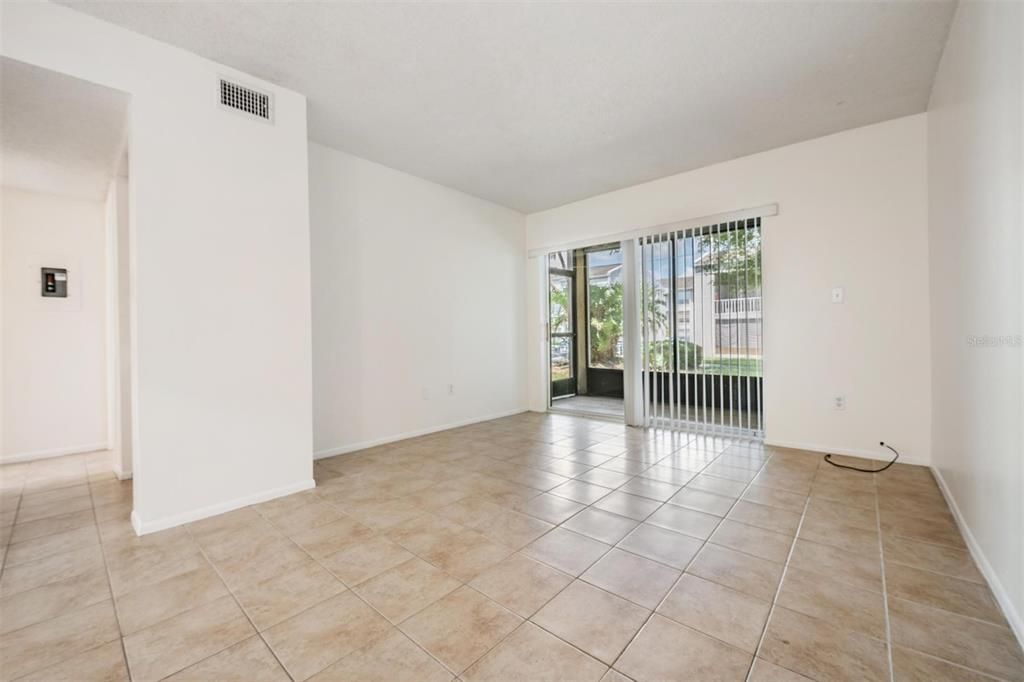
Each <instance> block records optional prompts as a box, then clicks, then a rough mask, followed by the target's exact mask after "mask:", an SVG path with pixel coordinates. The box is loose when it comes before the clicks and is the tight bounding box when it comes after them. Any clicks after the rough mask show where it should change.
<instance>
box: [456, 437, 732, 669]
mask: <svg viewBox="0 0 1024 682" xmlns="http://www.w3.org/2000/svg"><path fill="white" fill-rule="evenodd" d="M614 437H615V436H613V438H614ZM689 442H690V441H687V443H689ZM685 445H686V444H684V445H682V446H680V447H679V448H676V450H673V451H672V452H669V453H668V454H666V455H665V457H662V458H661V459H660V460H658V461H662V460H664V459H665V458H667V457H669V456H671V455H672V454H673V453H674V452H678V451H679V450H681V449H682V448H683V447H685ZM617 456H621V455H617ZM613 459H614V457H613ZM715 459H717V456H716V457H715ZM712 461H713V460H712ZM708 464H710V462H709V463H708ZM598 466H600V465H598ZM651 466H655V465H651ZM705 466H707V465H705ZM596 468H597V467H591V469H596ZM648 468H650V467H648ZM606 471H610V470H607V469H606ZM645 471H646V469H645ZM702 471H703V469H702ZM641 473H642V472H641ZM639 475H640V474H634V475H632V476H631V478H630V479H629V480H630V481H631V480H633V479H634V478H636V477H638V476H639ZM570 480H578V479H576V478H570ZM584 482H586V481H584ZM628 482H629V481H627V482H626V483H628ZM560 485H561V484H560ZM590 485H595V484H590ZM623 485H625V483H624V484H623ZM555 487H558V486H555ZM600 487H604V486H600ZM683 487H685V486H683ZM617 490H618V488H613V489H611V492H615V491H617ZM545 492H548V491H545ZM611 492H609V493H608V494H611ZM541 494H544V493H541ZM558 497H561V496H558ZM604 497H607V495H605V496H602V497H601V498H599V499H597V500H595V501H594V502H593V503H591V504H589V505H586V506H585V507H584V508H583V509H580V510H579V511H578V512H576V513H575V514H573V515H572V516H570V517H569V518H567V519H565V521H568V520H569V519H572V518H573V517H575V516H576V515H578V514H581V513H583V512H584V511H586V510H587V509H591V508H592V507H593V505H594V504H596V503H597V502H599V501H600V500H602V499H604ZM641 497H642V496H641ZM563 499H567V500H568V499H570V498H563ZM645 499H649V498H645ZM570 501H573V502H576V500H570ZM579 504H582V503H579ZM666 504H667V502H662V503H661V504H660V505H659V506H658V509H661V508H662V507H663V506H665V505H666ZM656 511H657V509H656V510H655V512H656ZM655 512H651V514H654V513H655ZM609 513H611V512H609ZM651 514H648V515H647V516H646V517H644V518H645V519H647V518H650V516H651ZM632 520H634V521H635V520H636V519H632ZM565 521H563V522H562V523H565ZM562 523H559V524H556V525H555V526H554V527H553V528H551V529H549V530H547V531H546V532H545V533H543V534H542V535H540V536H539V537H537V538H536V539H535V540H532V541H531V543H528V544H532V543H533V542H536V541H537V540H539V539H540V538H542V537H544V536H545V535H547V534H548V533H550V532H552V531H553V530H555V529H556V528H561V527H562ZM641 523H643V521H639V522H638V523H637V526H639V525H640V524H641ZM564 530H567V531H569V532H571V533H574V532H575V531H572V530H570V529H568V528H566V529H564ZM630 532H632V530H631V531H630ZM576 534H577V535H580V536H581V537H585V538H588V539H595V538H590V536H588V535H583V534H582V533H576ZM627 535H628V533H627ZM686 537H692V536H686ZM695 539H696V538H695ZM598 542H600V541H599V540H598ZM603 544H608V543H603ZM617 544H618V543H616V544H615V545H611V546H610V547H611V549H609V550H608V551H607V552H604V553H603V554H601V556H599V557H598V558H596V559H595V560H594V561H592V562H591V563H590V564H589V565H588V566H587V567H586V568H585V569H583V570H582V571H581V572H580V574H579V575H578V576H574V575H571V574H569V573H565V571H562V570H561V569H559V568H556V567H554V566H551V565H549V564H547V563H545V562H543V561H541V560H539V559H534V558H533V557H531V556H529V555H525V554H524V555H523V556H524V557H526V558H527V559H530V560H531V561H536V562H537V563H539V564H541V565H543V566H546V567H548V568H550V569H552V570H554V571H557V572H559V573H561V574H563V575H565V576H567V577H569V578H570V580H569V582H568V583H567V584H566V585H565V586H564V587H563V588H562V589H560V590H558V591H557V592H556V593H555V594H553V595H551V597H549V598H548V599H547V600H546V601H545V602H544V603H543V604H541V605H540V606H539V607H538V608H537V609H536V610H535V611H534V612H533V613H532V614H530V615H529V616H528V617H527V618H523V622H522V623H520V624H519V625H518V626H517V627H516V628H515V629H513V630H512V632H509V633H508V634H507V635H505V636H504V637H502V638H501V639H499V640H498V641H497V642H495V643H494V644H493V645H492V646H491V647H490V648H489V649H488V650H487V651H485V652H484V653H483V654H481V655H480V656H479V657H478V658H477V659H476V660H475V661H473V663H471V664H470V665H469V666H467V667H466V670H469V668H471V667H473V666H474V665H476V664H477V663H478V662H479V661H480V660H482V659H483V658H484V657H485V656H487V654H489V653H490V652H491V651H493V650H494V649H496V648H497V647H498V646H500V645H501V643H502V642H504V641H505V640H506V639H508V638H509V637H511V636H512V635H513V633H515V632H517V631H518V630H519V629H520V628H522V627H523V625H525V624H526V623H529V624H530V625H532V626H533V627H535V628H538V629H540V630H542V631H544V632H545V633H546V634H548V635H550V636H552V637H554V638H555V639H557V640H558V641H560V642H563V643H564V644H567V645H568V646H570V647H572V648H573V649H575V650H576V651H579V652H580V653H581V654H583V655H584V656H586V657H588V658H590V659H593V660H595V661H597V662H598V663H600V664H601V665H604V666H606V667H607V668H608V670H613V666H614V665H615V663H616V662H617V661H618V658H619V656H621V655H622V653H623V652H625V650H626V649H628V648H629V645H630V644H631V643H632V641H633V639H634V638H635V637H636V634H639V632H640V630H642V629H643V625H641V626H640V628H639V629H638V630H637V632H636V633H634V635H633V637H632V638H630V641H629V642H627V643H626V645H625V646H624V647H623V650H622V652H619V655H618V656H616V657H615V661H612V663H611V664H607V663H605V662H604V661H602V660H601V659H599V658H597V657H595V656H593V655H592V654H590V653H588V652H586V651H584V650H583V649H581V648H579V647H578V646H576V645H575V644H573V643H572V642H569V641H567V640H565V639H563V638H562V637H561V636H559V635H557V634H556V633H554V632H551V631H550V630H548V629H547V628H545V627H544V626H542V625H540V624H539V623H536V622H534V621H533V617H534V616H536V615H537V614H538V613H540V612H541V611H542V610H543V609H544V607H545V606H547V605H548V604H550V603H551V602H552V601H554V600H555V599H556V598H557V597H558V596H559V595H560V594H562V593H563V592H564V591H565V590H567V589H569V587H570V586H571V585H572V584H573V583H574V582H576V581H577V580H583V578H582V576H583V574H584V573H586V572H587V571H588V570H590V569H591V568H592V567H593V566H594V565H595V564H596V563H597V562H599V561H600V560H601V559H603V558H604V557H605V556H607V555H608V553H609V552H611V550H612V549H621V548H619V547H618V546H617ZM702 546H703V545H702ZM524 548H525V546H524V547H523V548H520V549H519V550H516V552H514V553H518V552H520V551H521V550H522V549H524ZM622 551H626V552H628V553H630V554H633V553H632V552H629V551H628V550H622ZM634 556H641V555H639V554H634ZM642 558H645V559H646V558H647V557H642ZM651 561H654V560H653V559H651ZM655 563H658V564H659V565H662V566H668V564H662V563H661V562H657V561H656V562H655ZM670 568H673V570H678V569H675V568H674V567H670ZM680 575H682V574H680ZM583 582H585V583H586V584H588V585H590V584H591V583H587V582H586V581H585V580H584V581H583ZM467 585H468V583H467ZM468 586H469V587H470V588H471V589H476V588H473V587H472V586H471V585H468ZM673 586H674V583H673ZM593 587H594V588H596V589H599V590H601V591H602V592H606V593H608V594H612V595H613V596H615V597H618V598H619V599H623V600H624V601H627V602H629V603H631V604H633V603H635V602H632V601H630V600H628V599H625V598H624V597H619V595H616V594H614V593H612V592H608V591H607V590H605V589H604V588H601V587H598V586H597V585H593ZM477 591H478V592H479V590H477ZM669 591H671V589H670V590H669ZM481 594H483V593H481ZM484 596H485V597H487V595H486V594H484ZM487 598H488V599H490V597H487ZM492 601H493V600H492ZM499 606H501V605H500V604H499ZM637 606H641V605H640V604H637ZM642 608H645V609H646V608H647V607H642ZM653 613H654V611H653V610H652V611H651V614H653ZM516 615H518V614H516ZM649 619H650V616H648V620H649ZM646 623H647V620H645V621H644V624H645V625H646ZM464 672H465V670H464V671H463V673H464ZM616 672H618V671H616ZM605 674H607V672H606V673H605ZM460 675H461V673H460Z"/></svg>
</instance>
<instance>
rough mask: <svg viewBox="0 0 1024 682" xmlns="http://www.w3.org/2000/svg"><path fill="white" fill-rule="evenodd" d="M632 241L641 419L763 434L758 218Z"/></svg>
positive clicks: (759, 229) (657, 423)
mask: <svg viewBox="0 0 1024 682" xmlns="http://www.w3.org/2000/svg"><path fill="white" fill-rule="evenodd" d="M638 248H639V251H640V270H641V282H640V292H641V306H640V315H641V318H642V322H641V327H642V335H643V341H642V346H643V348H644V349H645V352H644V353H642V359H641V364H642V380H643V395H644V400H645V412H646V415H647V417H646V421H647V423H648V424H653V425H662V426H672V425H674V424H692V425H698V426H701V427H705V428H708V429H709V430H713V431H723V432H735V431H738V432H744V433H747V434H752V435H760V434H763V432H764V417H763V412H762V409H761V397H762V395H763V390H762V389H763V386H762V383H763V378H762V377H763V374H762V370H761V357H762V344H761V330H762V323H763V321H762V306H761V291H762V280H761V220H760V218H753V219H749V220H740V221H733V222H728V223H721V224H716V225H707V226H704V227H699V228H691V229H686V230H679V231H672V232H667V233H664V234H654V235H650V236H646V237H644V238H642V239H641V240H640V241H639V243H638Z"/></svg>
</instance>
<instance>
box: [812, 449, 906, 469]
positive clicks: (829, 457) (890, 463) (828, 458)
mask: <svg viewBox="0 0 1024 682" xmlns="http://www.w3.org/2000/svg"><path fill="white" fill-rule="evenodd" d="M878 444H879V445H881V446H882V447H883V448H889V449H890V450H892V451H893V454H895V455H896V456H895V457H893V458H892V461H890V462H889V463H888V464H886V465H885V466H884V467H882V468H881V469H861V468H860V467H852V466H849V465H847V464H836V463H835V462H833V461H832V455H831V454H828V455H825V461H826V462H828V463H829V464H831V465H832V466H834V467H839V468H840V469H849V470H851V471H860V472H862V473H865V474H877V473H881V472H883V471H885V470H886V469H888V468H889V467H891V466H892V465H893V464H895V463H896V460H898V459H899V458H900V453H898V452H896V448H894V447H893V446H891V445H886V444H885V441H880V442H879V443H878Z"/></svg>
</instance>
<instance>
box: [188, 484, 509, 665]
mask: <svg viewBox="0 0 1024 682" xmlns="http://www.w3.org/2000/svg"><path fill="white" fill-rule="evenodd" d="M313 490H314V491H315V490H316V488H313ZM314 495H315V493H314ZM316 498H317V500H318V501H320V502H323V503H324V504H326V505H328V506H329V507H331V508H332V509H334V510H335V511H337V512H339V513H340V514H342V515H343V516H345V517H346V518H350V519H352V520H354V521H356V522H357V523H359V524H361V525H364V526H367V524H365V523H363V522H362V521H359V519H356V518H355V517H354V516H350V515H349V514H346V513H345V511H344V510H343V509H341V508H340V507H338V506H336V505H335V504H334V503H333V502H331V501H329V500H325V499H323V498H322V497H320V496H319V495H316ZM307 504H308V503H307ZM302 506H305V505H302ZM253 507H254V511H256V513H257V514H259V516H260V518H262V519H263V520H265V521H266V522H267V523H269V524H270V525H271V526H272V527H273V528H274V529H275V530H277V531H278V532H280V533H282V537H284V538H286V539H287V540H288V541H289V542H290V543H292V544H293V545H295V546H296V547H298V548H299V550H300V551H301V552H303V553H304V554H305V555H306V556H308V557H309V558H310V559H311V560H312V561H313V562H314V563H315V564H316V565H317V566H319V567H320V568H322V569H323V570H324V571H327V573H328V574H330V575H331V577H333V578H334V579H335V580H337V581H338V582H339V583H341V584H342V585H344V586H345V589H346V590H347V591H349V592H351V593H352V595H353V596H354V597H355V598H356V599H358V600H359V601H361V602H362V603H363V604H365V605H366V606H367V607H368V608H369V609H371V610H372V611H373V612H374V613H376V614H377V615H378V616H380V617H381V618H383V619H384V620H385V621H387V623H388V624H389V625H390V626H391V627H393V628H395V630H397V631H398V632H399V633H400V634H401V635H402V636H403V637H405V638H406V639H408V640H409V641H410V642H412V643H413V644H414V645H415V646H416V647H417V648H419V649H420V650H421V651H422V652H423V653H425V654H426V655H427V656H429V657H430V658H431V659H433V660H434V661H437V663H438V665H440V666H441V667H442V668H444V669H445V670H449V671H450V670H451V669H450V668H449V667H448V666H446V665H445V664H444V663H442V662H441V661H440V660H439V659H438V658H437V657H436V656H434V655H433V654H432V653H430V652H429V651H427V650H426V649H425V648H424V647H423V646H421V645H420V643H419V642H417V641H416V640H414V639H413V638H412V637H410V636H409V635H408V634H406V633H405V631H404V630H402V629H401V628H400V627H399V623H395V622H392V620H391V619H390V618H388V617H387V616H385V615H384V614H383V613H382V612H381V611H379V610H378V609H377V607H375V606H374V605H373V604H371V603H370V602H368V601H366V599H364V598H363V596H362V595H361V594H359V592H358V591H357V590H356V589H355V588H356V586H355V585H350V584H348V583H347V582H345V581H344V580H342V579H341V577H340V576H338V575H336V574H335V573H334V571H332V570H331V569H329V568H327V567H326V566H324V565H323V564H322V563H321V562H320V560H319V559H318V558H316V557H315V556H313V554H312V553H310V552H309V550H307V549H306V548H305V547H303V546H302V545H300V544H299V543H298V542H296V541H295V540H294V539H293V538H292V537H290V536H289V535H288V534H287V533H284V531H282V530H281V529H280V528H278V526H277V524H275V523H274V522H273V521H272V520H271V519H268V518H267V517H265V516H264V515H263V514H262V513H261V512H260V511H259V510H258V509H255V505H253ZM332 523H333V522H332ZM321 525H327V524H321ZM396 525H397V524H396ZM460 525H461V524H460ZM318 527H319V526H314V528H318ZM367 528H371V529H372V530H373V531H374V536H378V535H380V533H379V532H378V530H377V529H376V528H373V527H371V526H367ZM385 530H387V529H385ZM385 539H386V540H387V541H388V542H392V541H391V540H390V539H389V538H385ZM197 544H198V543H197ZM394 544H396V545H397V544H398V543H394ZM398 546H399V547H402V545H398ZM402 549H404V550H405V551H407V552H409V554H411V555H412V556H413V557H414V558H416V559H419V560H420V561H423V562H425V563H427V564H429V565H430V566H433V567H434V568H436V569H437V570H439V571H441V572H443V573H444V574H445V575H447V576H449V577H450V578H452V579H453V580H456V581H458V582H459V583H460V585H459V587H462V586H466V587H468V586H469V584H468V583H464V582H463V581H462V580H461V579H459V578H457V577H455V576H453V575H451V574H450V573H448V572H447V571H445V570H444V569H442V568H441V567H439V566H435V565H434V564H432V563H431V562H429V561H427V560H426V559H425V558H423V557H421V556H420V555H419V554H416V553H415V552H413V551H411V550H409V549H408V548H406V547H402ZM338 551H341V550H338ZM408 561H411V559H406V561H403V562H401V564H398V565H399V566H400V565H402V564H404V563H406V562H408ZM386 570H391V569H386ZM383 572H385V571H382V573H383ZM378 575H379V574H378ZM374 577H376V576H374ZM372 579H373V578H367V579H366V580H364V581H362V582H361V583H359V584H362V583H365V582H368V581H370V580H372ZM459 587H456V588H455V589H454V590H451V592H447V593H445V594H444V595H442V596H441V597H440V598H439V599H438V600H435V601H433V602H431V603H430V604H427V605H426V606H424V607H423V608H422V609H420V610H418V611H416V612H415V613H412V614H410V615H408V616H406V617H405V618H403V619H402V621H401V622H403V623H404V622H405V621H406V620H409V619H410V618H412V617H413V616H415V615H417V614H418V613H420V612H422V611H424V610H426V609H428V608H430V607H431V606H433V605H434V604H436V603H437V601H439V600H440V599H443V598H444V597H447V596H448V595H449V594H451V593H452V592H455V591H456V590H458V589H459ZM228 591H229V592H230V591H231V588H230V587H229V588H228ZM232 594H234V593H232ZM335 596H337V595H335ZM484 596H486V595H484ZM333 598H334V597H328V598H327V599H322V600H320V601H318V602H317V603H316V604H313V605H311V606H308V607H306V608H305V609H303V610H302V611H299V613H296V614H294V615H292V616H289V617H288V618H285V619H284V620H282V621H281V623H283V622H285V621H288V620H291V619H292V618H295V617H297V616H299V615H301V614H303V613H305V612H307V611H309V610H310V609H313V608H316V607H317V606H319V605H320V604H323V603H324V602H325V601H327V600H329V599H333ZM499 606H501V605H500V604H499ZM239 608H241V605H239ZM502 608H504V607H502ZM242 611H243V612H245V609H242ZM246 615H247V616H248V614H246ZM277 625H280V623H275V624H274V625H272V626H271V627H277ZM253 627H254V628H255V624H254V625H253ZM268 629H269V628H268ZM256 632H257V633H258V634H259V635H260V638H261V639H263V633H262V632H260V631H259V630H258V629H257V630H256ZM381 639H383V637H381V638H380V639H377V640H374V641H373V642H371V643H369V644H367V645H366V646H364V647H362V648H359V649H353V650H352V651H350V652H348V653H347V654H345V655H344V656H342V657H341V658H339V659H337V660H334V661H331V662H330V663H328V664H327V665H326V666H325V667H324V668H322V669H321V670H318V671H317V672H315V673H313V675H319V674H320V673H322V672H323V671H324V670H327V668H330V667H331V666H332V665H335V664H336V663H338V662H339V661H342V660H344V659H346V658H348V657H349V656H351V655H352V654H354V653H356V652H357V651H362V650H363V649H368V648H370V647H372V646H374V645H375V644H377V642H379V641H380V640H381ZM264 643H265V644H266V645H267V648H268V649H270V651H271V653H273V654H274V658H277V652H275V651H274V649H273V647H271V646H270V644H269V643H267V642H266V640H264ZM278 662H279V663H280V660H278ZM281 667H282V668H284V670H285V672H287V673H288V676H289V677H291V673H290V672H288V669H287V668H285V667H284V664H283V663H281ZM453 674H455V673H454V672H453ZM310 677H312V675H311V676H310ZM292 679H293V680H294V678H292Z"/></svg>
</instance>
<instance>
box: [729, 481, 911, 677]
mask: <svg viewBox="0 0 1024 682" xmlns="http://www.w3.org/2000/svg"><path fill="white" fill-rule="evenodd" d="M815 471H817V470H815ZM810 506H811V495H810V493H808V494H807V499H805V500H804V508H803V511H801V512H800V521H798V522H797V524H796V531H795V532H794V533H793V541H792V542H791V543H790V545H789V553H788V554H786V561H785V563H784V564H783V565H782V574H781V575H780V576H779V584H778V585H777V586H776V588H775V594H774V595H772V602H771V606H770V607H769V608H768V617H767V618H765V620H764V627H762V628H761V636H760V637H758V639H757V646H755V647H754V657H753V658H752V659H751V660H750V668H748V669H747V676H746V678H745V679H746V680H747V682H750V676H751V675H753V674H754V666H755V665H756V664H757V658H758V654H759V653H761V647H762V645H764V639H765V637H766V636H767V635H768V627H769V625H771V622H772V616H773V615H775V606H776V605H777V604H778V601H779V595H780V594H782V585H783V583H785V582H786V573H788V572H789V562H790V560H791V559H792V558H793V552H795V551H796V541H797V538H799V537H800V530H801V529H802V528H803V525H804V518H806V516H807V508H808V507H810ZM766 660H767V659H766ZM770 662H771V661H769V663H770ZM775 665H778V664H777V663H776V664H775ZM779 667H784V666H779ZM793 672H796V671H793ZM797 674H802V673H797ZM890 682H891V681H890Z"/></svg>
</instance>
